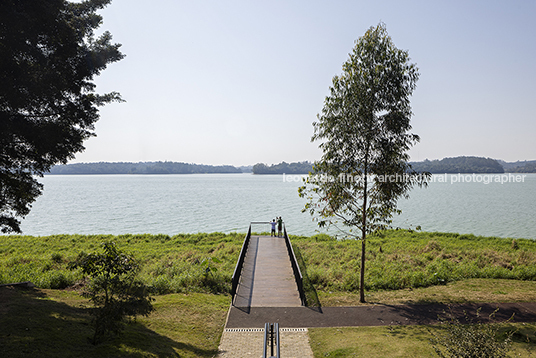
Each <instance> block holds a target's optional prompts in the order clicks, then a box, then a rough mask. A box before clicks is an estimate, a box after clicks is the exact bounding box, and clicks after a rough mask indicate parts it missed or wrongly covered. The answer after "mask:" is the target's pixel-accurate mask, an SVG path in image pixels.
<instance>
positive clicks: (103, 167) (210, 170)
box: [49, 162, 242, 175]
mask: <svg viewBox="0 0 536 358" xmlns="http://www.w3.org/2000/svg"><path fill="white" fill-rule="evenodd" d="M227 173H242V169H240V168H236V167H234V166H231V165H219V166H213V165H204V164H189V163H181V162H139V163H128V162H120V163H107V162H100V163H75V164H66V165H56V166H54V167H53V168H52V169H51V170H50V173H49V174H63V175H65V174H227Z"/></svg>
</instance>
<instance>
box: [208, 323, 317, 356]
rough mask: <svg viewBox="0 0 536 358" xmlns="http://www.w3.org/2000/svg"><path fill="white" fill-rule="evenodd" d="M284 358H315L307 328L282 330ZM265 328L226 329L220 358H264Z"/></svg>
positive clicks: (221, 344)
mask: <svg viewBox="0 0 536 358" xmlns="http://www.w3.org/2000/svg"><path fill="white" fill-rule="evenodd" d="M279 337H280V340H281V345H280V353H281V357H282V358H313V351H312V350H311V347H310V346H309V336H308V333H307V328H297V329H292V328H280V329H279ZM263 345H264V328H235V329H233V328H226V329H225V330H224V331H223V335H222V337H221V343H220V347H219V350H220V353H219V354H218V358H253V357H254V358H259V357H261V358H262V348H263Z"/></svg>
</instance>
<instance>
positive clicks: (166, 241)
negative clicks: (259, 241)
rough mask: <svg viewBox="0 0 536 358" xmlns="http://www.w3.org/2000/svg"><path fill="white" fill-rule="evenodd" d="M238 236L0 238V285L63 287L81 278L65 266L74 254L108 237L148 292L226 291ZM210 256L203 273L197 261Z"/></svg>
mask: <svg viewBox="0 0 536 358" xmlns="http://www.w3.org/2000/svg"><path fill="white" fill-rule="evenodd" d="M243 240H244V234H222V233H212V234H191V235H175V236H172V237H171V236H167V235H119V236H111V235H54V236H46V237H32V236H0V283H13V282H22V281H31V282H33V283H34V284H35V285H36V286H37V287H40V288H54V289H56V288H59V289H61V288H66V287H68V286H71V285H73V284H75V283H77V282H78V281H82V280H83V277H82V276H81V274H80V272H78V271H70V270H68V269H67V265H68V263H69V262H70V261H72V260H74V259H75V258H76V256H77V255H78V254H79V253H80V252H86V253H90V252H95V251H100V250H101V247H100V246H101V244H102V243H103V242H104V241H113V242H115V243H116V244H117V246H118V248H119V249H120V250H121V251H124V252H127V253H131V254H133V255H134V257H136V258H137V259H138V260H140V262H141V266H142V271H141V273H140V279H141V280H142V281H143V282H144V283H145V284H146V285H147V286H149V287H150V289H151V292H152V293H154V294H166V293H179V292H209V293H227V292H229V291H230V288H231V276H232V273H233V270H234V267H235V265H236V260H237V258H238V255H239V253H240V249H241V247H242V242H243ZM208 257H215V258H217V259H218V260H219V261H221V264H217V263H214V262H212V264H211V268H212V270H211V271H210V273H209V274H206V272H205V268H206V266H204V264H203V260H205V259H207V258H208Z"/></svg>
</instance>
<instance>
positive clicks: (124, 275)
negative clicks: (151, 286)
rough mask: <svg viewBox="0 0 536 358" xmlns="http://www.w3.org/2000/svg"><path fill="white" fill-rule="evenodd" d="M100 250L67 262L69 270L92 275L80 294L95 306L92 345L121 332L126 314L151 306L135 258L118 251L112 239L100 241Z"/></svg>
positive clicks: (146, 309) (138, 312) (137, 313)
mask: <svg viewBox="0 0 536 358" xmlns="http://www.w3.org/2000/svg"><path fill="white" fill-rule="evenodd" d="M103 251H104V252H103V253H95V254H86V253H80V254H79V256H78V258H77V259H76V260H75V261H74V262H72V263H70V264H69V268H70V269H77V268H80V269H82V272H83V274H85V275H88V276H89V277H90V278H91V280H90V283H89V285H88V286H86V290H85V291H84V292H83V296H84V297H87V298H89V299H90V300H91V301H92V302H93V304H94V306H95V307H94V309H93V310H92V314H93V326H94V328H95V333H94V335H93V339H92V343H93V344H97V343H99V342H100V341H101V340H102V339H103V338H105V337H106V336H108V335H110V334H114V335H117V334H119V333H121V331H122V330H123V328H124V322H125V321H126V320H127V319H128V318H129V317H135V316H136V315H140V314H141V315H144V316H147V315H149V313H150V312H151V311H153V309H154V308H153V306H152V304H151V301H152V300H153V299H152V298H151V297H149V293H148V291H147V288H146V287H145V285H144V284H142V283H141V282H139V281H137V280H136V275H137V274H138V272H139V269H140V267H139V264H138V262H137V261H136V260H135V259H134V257H132V256H130V255H127V254H125V253H123V252H121V251H119V250H118V249H117V247H116V245H115V243H113V242H105V243H103Z"/></svg>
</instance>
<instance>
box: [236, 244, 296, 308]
mask: <svg viewBox="0 0 536 358" xmlns="http://www.w3.org/2000/svg"><path fill="white" fill-rule="evenodd" d="M234 306H235V307H299V306H301V301H300V295H299V293H298V286H297V285H296V280H295V278H294V274H293V272H292V266H291V264H290V258H289V256H288V252H287V248H286V246H285V239H284V238H282V237H270V236H252V237H251V241H250V243H249V248H248V251H247V254H246V258H245V261H244V267H243V268H242V273H241V275H240V283H239V285H238V289H237V293H236V295H235V298H234Z"/></svg>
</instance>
